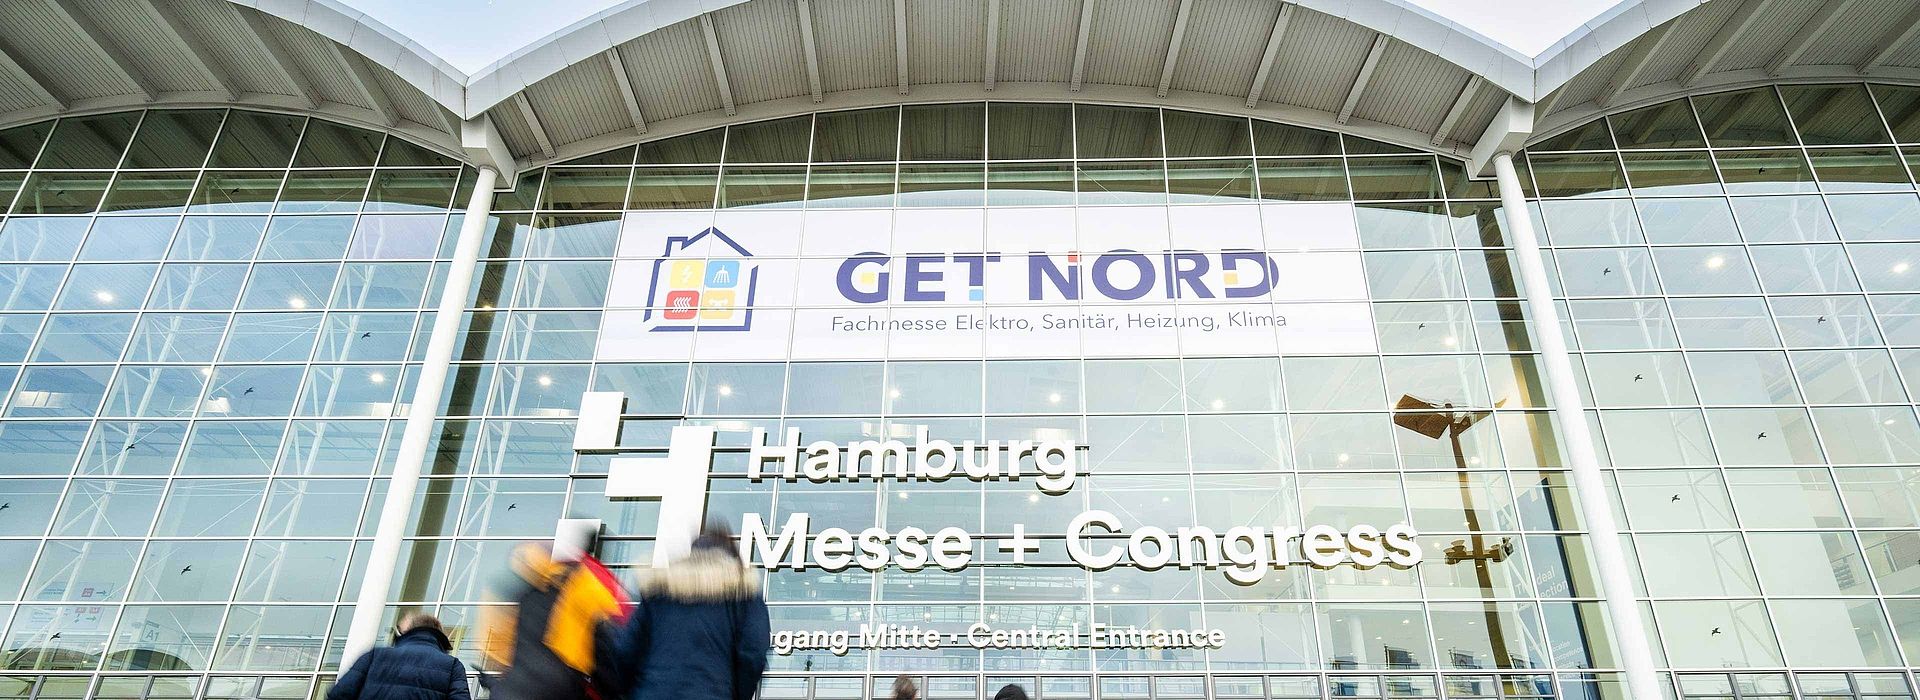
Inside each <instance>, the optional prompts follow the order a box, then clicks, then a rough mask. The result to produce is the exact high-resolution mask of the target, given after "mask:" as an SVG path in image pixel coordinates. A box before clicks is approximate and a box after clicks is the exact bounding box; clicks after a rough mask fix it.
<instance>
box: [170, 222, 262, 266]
mask: <svg viewBox="0 0 1920 700" xmlns="http://www.w3.org/2000/svg"><path fill="white" fill-rule="evenodd" d="M266 226H267V218H266V217H264V216H189V217H187V218H186V220H185V221H184V222H183V223H182V224H181V225H180V232H179V235H177V236H176V237H175V240H174V243H173V247H172V248H171V249H170V250H169V251H168V253H167V257H168V258H169V259H172V260H245V259H247V258H249V257H252V255H253V251H254V249H255V248H257V247H259V245H260V238H261V235H262V234H263V233H264V232H265V231H266Z"/></svg>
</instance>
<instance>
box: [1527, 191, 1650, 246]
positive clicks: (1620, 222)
mask: <svg viewBox="0 0 1920 700" xmlns="http://www.w3.org/2000/svg"><path fill="white" fill-rule="evenodd" d="M1540 214H1541V217H1542V218H1543V219H1545V221H1546V225H1547V235H1548V238H1549V239H1551V240H1552V241H1553V244H1554V245H1557V246H1569V245H1610V244H1620V243H1643V242H1645V241H1646V237H1645V235H1644V234H1642V233H1641V230H1640V219H1639V217H1636V216H1634V208H1633V202H1631V201H1629V200H1625V199H1597V200H1586V201H1547V202H1541V203H1540Z"/></svg>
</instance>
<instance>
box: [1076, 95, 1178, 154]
mask: <svg viewBox="0 0 1920 700" xmlns="http://www.w3.org/2000/svg"><path fill="white" fill-rule="evenodd" d="M1074 113H1075V121H1076V128H1075V133H1076V134H1077V141H1078V143H1079V157H1081V158H1159V157H1161V156H1162V154H1163V151H1162V147H1161V144H1160V110H1157V109H1153V108H1150V107H1148V108H1142V107H1109V106H1104V105H1086V104H1083V105H1076V106H1075V108H1074Z"/></svg>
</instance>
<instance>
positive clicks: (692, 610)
mask: <svg viewBox="0 0 1920 700" xmlns="http://www.w3.org/2000/svg"><path fill="white" fill-rule="evenodd" d="M622 637H623V639H622V644H621V647H620V651H621V653H622V655H623V656H624V657H625V658H623V659H621V661H622V664H621V665H622V666H623V667H624V670H625V671H626V672H627V674H628V678H627V680H628V681H629V683H630V684H631V686H632V687H633V688H634V692H633V695H632V697H633V698H635V699H636V700H667V699H669V698H671V699H672V700H752V698H753V695H754V693H755V692H756V691H758V690H759V688H760V675H761V674H762V673H764V672H766V670H767V651H768V649H769V648H770V647H771V646H772V632H771V625H770V623H769V621H768V619H767V601H766V599H765V598H763V597H761V595H760V576H759V574H758V573H757V572H756V571H754V570H753V569H749V568H747V566H746V564H745V563H744V562H742V561H740V555H739V553H738V552H737V551H736V550H735V549H734V540H733V533H732V532H731V531H730V530H728V528H727V526H726V525H725V524H723V523H720V522H718V521H715V522H710V523H708V524H707V526H706V527H705V528H704V529H702V530H701V532H700V536H699V537H698V538H696V539H695V540H694V541H693V549H692V551H690V552H688V553H687V555H686V556H684V557H681V558H680V559H678V560H676V561H673V562H670V563H668V565H667V566H666V567H665V568H662V569H659V570H655V571H653V572H651V575H650V576H648V577H646V579H645V580H643V581H642V582H641V584H640V605H639V607H638V608H637V609H635V610H634V612H633V614H632V616H630V618H629V619H628V621H627V627H626V629H625V630H624V634H623V635H622Z"/></svg>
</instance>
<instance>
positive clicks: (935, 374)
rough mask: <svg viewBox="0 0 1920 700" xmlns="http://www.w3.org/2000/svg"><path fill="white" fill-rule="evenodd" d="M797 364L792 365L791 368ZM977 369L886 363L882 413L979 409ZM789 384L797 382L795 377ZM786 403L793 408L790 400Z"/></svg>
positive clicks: (954, 364)
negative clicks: (883, 408)
mask: <svg viewBox="0 0 1920 700" xmlns="http://www.w3.org/2000/svg"><path fill="white" fill-rule="evenodd" d="M800 367H801V365H795V370H796V371H797V370H798V369H799V368H800ZM981 370H982V365H981V364H980V363H976V362H895V363H888V365H887V382H886V393H885V396H886V405H885V409H886V413H887V414H888V415H901V414H906V415H911V414H916V413H933V414H941V413H979V412H980V402H981V395H982V392H981ZM793 386H796V387H797V386H798V384H797V378H796V383H795V384H794V385H793ZM788 404H789V407H790V408H789V410H793V409H792V408H791V406H792V405H793V401H792V400H789V401H788Z"/></svg>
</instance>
